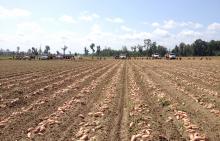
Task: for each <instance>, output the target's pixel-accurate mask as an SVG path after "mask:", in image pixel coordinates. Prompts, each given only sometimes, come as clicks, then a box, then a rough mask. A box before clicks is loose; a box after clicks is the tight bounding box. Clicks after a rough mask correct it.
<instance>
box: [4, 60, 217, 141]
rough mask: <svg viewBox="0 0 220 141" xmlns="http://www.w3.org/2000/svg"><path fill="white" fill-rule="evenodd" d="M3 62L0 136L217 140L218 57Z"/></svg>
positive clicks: (79, 140) (132, 140) (101, 140)
mask: <svg viewBox="0 0 220 141" xmlns="http://www.w3.org/2000/svg"><path fill="white" fill-rule="evenodd" d="M3 63H5V64H4V66H5V67H6V68H4V69H2V70H3V71H2V72H1V74H0V83H1V85H0V88H1V89H0V92H1V94H0V140H3V141H4V140H7V141H9V140H36V141H38V140H51V141H52V140H59V141H70V140H73V141H88V140H90V141H121V140H123V141H128V140H130V141H217V140H220V97H219V94H220V87H219V86H220V81H219V78H220V74H219V73H218V72H219V69H220V64H219V63H218V62H216V60H208V61H206V60H202V61H200V60H183V61H179V60H171V61H167V60H106V61H82V62H65V61H63V62H60V61H58V62H57V65H56V64H55V63H56V62H55V61H54V62H50V61H48V62H46V61H45V62H38V61H36V62H35V63H33V64H34V65H33V68H32V69H30V68H28V67H27V65H30V62H22V61H19V62H17V63H16V62H13V63H12V64H14V65H15V66H18V69H17V70H16V71H15V72H13V71H12V69H14V67H11V68H10V66H9V65H8V64H7V63H9V62H3ZM51 64H52V67H51V68H50V67H49V66H48V65H51ZM21 65H23V67H21ZM7 67H8V68H7ZM7 71H8V72H7ZM4 74H5V77H4ZM16 74H17V75H16Z"/></svg>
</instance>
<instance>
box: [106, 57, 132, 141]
mask: <svg viewBox="0 0 220 141" xmlns="http://www.w3.org/2000/svg"><path fill="white" fill-rule="evenodd" d="M119 85H120V93H119V98H118V101H117V102H116V107H115V108H116V109H113V110H114V112H115V115H114V116H115V117H114V116H113V117H112V123H111V128H110V132H109V135H110V136H108V140H111V141H120V140H128V138H129V137H128V128H127V124H128V121H127V116H128V111H127V95H128V94H127V89H128V84H127V61H124V68H123V72H122V81H121V84H119ZM109 122H110V121H109Z"/></svg>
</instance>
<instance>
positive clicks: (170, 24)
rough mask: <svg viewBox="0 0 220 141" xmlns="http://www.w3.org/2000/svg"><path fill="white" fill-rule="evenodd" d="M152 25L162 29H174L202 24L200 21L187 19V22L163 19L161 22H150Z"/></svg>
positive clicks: (196, 27)
mask: <svg viewBox="0 0 220 141" xmlns="http://www.w3.org/2000/svg"><path fill="white" fill-rule="evenodd" d="M151 25H152V26H153V27H156V28H162V29H167V30H168V29H174V28H191V29H199V28H202V27H203V25H202V24H200V23H196V22H192V21H187V22H177V21H174V20H168V21H164V22H163V23H158V22H153V23H152V24H151Z"/></svg>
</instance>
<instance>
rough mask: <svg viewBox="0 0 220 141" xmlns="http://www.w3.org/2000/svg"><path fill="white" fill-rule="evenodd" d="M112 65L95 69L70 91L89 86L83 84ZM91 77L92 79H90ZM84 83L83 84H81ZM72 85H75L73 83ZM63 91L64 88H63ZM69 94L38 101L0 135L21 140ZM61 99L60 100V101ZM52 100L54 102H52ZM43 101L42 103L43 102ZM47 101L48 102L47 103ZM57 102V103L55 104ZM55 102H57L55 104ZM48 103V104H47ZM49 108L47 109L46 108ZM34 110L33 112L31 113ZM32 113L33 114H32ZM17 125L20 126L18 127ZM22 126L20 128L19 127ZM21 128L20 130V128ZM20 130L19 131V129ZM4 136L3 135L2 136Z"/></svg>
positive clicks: (13, 118) (14, 119) (14, 118)
mask: <svg viewBox="0 0 220 141" xmlns="http://www.w3.org/2000/svg"><path fill="white" fill-rule="evenodd" d="M111 65H112V63H111V64H109V65H108V67H107V66H105V67H104V68H99V69H96V70H95V72H96V73H95V72H93V73H92V74H91V75H86V76H85V77H82V78H81V79H80V80H77V81H79V82H80V81H82V82H80V85H79V86H77V89H73V90H72V91H75V92H76V91H79V90H80V89H83V88H84V87H86V86H87V85H89V81H88V82H86V83H85V82H84V81H85V80H87V79H90V80H91V79H92V78H94V75H95V76H97V75H99V74H102V73H103V72H105V71H106V70H108V69H109V68H110V67H111ZM92 76H93V77H92ZM85 78H86V79H85ZM83 82H84V83H83ZM73 84H74V85H76V84H75V83H73ZM64 89H65V88H64ZM69 93H70V92H68V93H67V94H68V95H69V96H68V95H67V96H66V97H63V96H64V95H63V96H62V95H60V96H59V95H57V96H59V97H60V98H59V97H57V98H56V99H54V98H52V99H48V98H47V97H45V98H46V99H45V98H44V99H45V100H46V101H47V102H43V103H41V101H39V102H40V103H37V105H36V106H35V107H33V108H28V109H27V111H29V112H27V111H25V113H21V114H20V113H18V114H19V115H18V116H16V117H15V116H13V117H12V118H11V119H12V120H13V122H12V121H10V125H7V126H6V128H4V132H0V134H2V137H3V136H4V137H7V136H9V135H10V134H11V133H12V132H13V133H14V136H13V138H14V139H19V138H21V135H23V134H25V135H26V133H25V132H26V131H27V128H28V126H29V127H30V126H31V125H32V126H33V125H34V124H36V123H37V122H39V121H41V120H42V119H43V118H44V117H45V116H47V115H48V114H50V113H52V112H53V111H54V110H56V107H57V106H59V105H60V104H62V103H64V102H65V100H67V99H69V97H73V96H74V95H70V94H69ZM61 98H62V99H61ZM53 99H54V100H53ZM45 100H43V101H45ZM48 100H49V101H48ZM58 100H59V103H57V102H58ZM56 101H57V102H56ZM48 102H49V103H48ZM48 106H49V107H48ZM33 110H34V111H33ZM32 111H33V112H32ZM18 123H19V124H20V125H18ZM21 125H22V126H21ZM21 127H22V128H21ZM20 128H21V129H20ZM3 134H4V135H3Z"/></svg>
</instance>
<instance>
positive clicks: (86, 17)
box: [79, 11, 100, 22]
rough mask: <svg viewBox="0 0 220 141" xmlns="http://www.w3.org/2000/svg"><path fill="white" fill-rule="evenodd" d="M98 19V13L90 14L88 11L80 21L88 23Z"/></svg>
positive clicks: (82, 15) (82, 14) (81, 16)
mask: <svg viewBox="0 0 220 141" xmlns="http://www.w3.org/2000/svg"><path fill="white" fill-rule="evenodd" d="M98 18H100V16H99V15H98V14H96V13H92V14H90V13H89V12H88V11H84V12H82V13H81V15H80V17H79V19H80V20H82V21H87V22H90V21H93V20H94V19H98Z"/></svg>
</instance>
